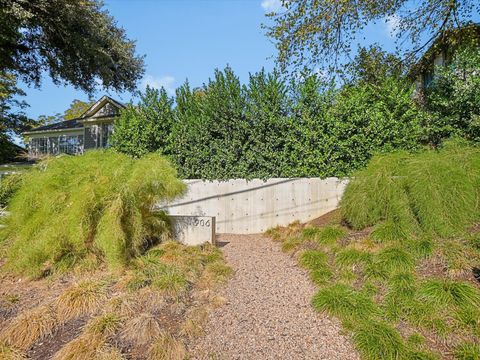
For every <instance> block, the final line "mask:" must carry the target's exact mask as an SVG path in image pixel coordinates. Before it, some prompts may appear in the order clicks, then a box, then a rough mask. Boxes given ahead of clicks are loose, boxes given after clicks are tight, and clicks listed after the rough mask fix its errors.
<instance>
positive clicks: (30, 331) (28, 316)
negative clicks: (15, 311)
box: [0, 306, 58, 350]
mask: <svg viewBox="0 0 480 360" xmlns="http://www.w3.org/2000/svg"><path fill="white" fill-rule="evenodd" d="M57 325H58V320H57V318H56V317H55V314H54V312H53V309H52V308H51V307H50V306H41V307H38V308H35V309H32V310H29V311H25V312H24V313H23V314H21V315H20V316H18V317H16V318H15V319H13V320H12V322H11V323H10V324H8V325H7V327H6V328H5V329H3V330H2V332H1V333H0V341H2V342H4V343H5V344H7V345H10V346H14V347H16V348H18V349H22V350H27V349H28V348H29V347H30V346H32V344H33V343H35V342H36V341H37V340H39V339H42V338H44V337H45V336H48V335H51V334H52V333H53V331H54V329H55V327H56V326H57Z"/></svg>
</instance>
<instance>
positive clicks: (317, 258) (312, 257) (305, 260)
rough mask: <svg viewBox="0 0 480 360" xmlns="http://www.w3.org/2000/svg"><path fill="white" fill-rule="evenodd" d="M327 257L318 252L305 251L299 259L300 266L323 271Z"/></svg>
mask: <svg viewBox="0 0 480 360" xmlns="http://www.w3.org/2000/svg"><path fill="white" fill-rule="evenodd" d="M327 260H328V257H327V255H326V254H325V253H324V252H322V251H320V250H305V251H304V252H302V254H301V255H300V257H299V261H300V265H302V266H303V267H305V268H307V269H310V270H317V269H323V268H325V267H326V266H327V265H326V263H327Z"/></svg>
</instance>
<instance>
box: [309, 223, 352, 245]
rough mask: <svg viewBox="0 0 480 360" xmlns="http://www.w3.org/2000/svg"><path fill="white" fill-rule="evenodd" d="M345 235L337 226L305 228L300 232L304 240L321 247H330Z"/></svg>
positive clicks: (344, 231) (343, 230)
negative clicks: (312, 241) (313, 242)
mask: <svg viewBox="0 0 480 360" xmlns="http://www.w3.org/2000/svg"><path fill="white" fill-rule="evenodd" d="M346 234H347V232H346V230H345V229H342V228H341V227H339V226H326V227H321V228H320V227H306V228H304V229H303V230H302V237H303V238H304V239H307V240H314V241H316V242H318V243H319V244H323V245H332V244H334V243H336V242H337V241H338V240H340V239H341V238H343V237H344V236H345V235H346Z"/></svg>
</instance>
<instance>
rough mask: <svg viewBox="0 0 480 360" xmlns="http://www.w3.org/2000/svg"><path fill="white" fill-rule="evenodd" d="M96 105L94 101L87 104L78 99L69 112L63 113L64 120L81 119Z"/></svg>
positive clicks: (73, 102)
mask: <svg viewBox="0 0 480 360" xmlns="http://www.w3.org/2000/svg"><path fill="white" fill-rule="evenodd" d="M94 103H95V102H94V101H89V102H85V101H82V100H78V99H75V100H73V101H72V103H71V104H70V107H69V108H68V109H67V110H65V112H64V113H63V119H64V120H72V119H76V118H79V117H80V116H82V115H83V113H84V112H85V111H87V110H88V109H89V108H90V107H91V106H92V105H93V104H94Z"/></svg>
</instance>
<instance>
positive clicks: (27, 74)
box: [0, 0, 144, 92]
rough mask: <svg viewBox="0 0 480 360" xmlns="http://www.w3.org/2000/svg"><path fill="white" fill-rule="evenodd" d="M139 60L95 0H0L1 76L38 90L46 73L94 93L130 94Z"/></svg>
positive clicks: (140, 65) (140, 64)
mask: <svg viewBox="0 0 480 360" xmlns="http://www.w3.org/2000/svg"><path fill="white" fill-rule="evenodd" d="M143 67H144V64H143V58H142V57H139V56H137V55H135V44H134V42H133V41H131V40H129V39H127V37H126V35H125V30H123V29H122V28H120V27H119V26H118V25H117V24H116V22H115V20H114V19H113V18H112V17H111V16H110V14H109V13H108V12H107V11H106V10H104V9H102V3H101V1H99V0H84V1H77V0H33V1H23V0H0V71H4V72H5V71H9V72H11V73H13V74H16V75H18V76H20V77H21V78H22V79H23V80H24V81H26V82H27V83H32V84H35V85H37V86H38V85H40V82H41V77H42V74H43V73H44V72H47V73H48V74H49V75H50V77H51V78H52V79H53V81H54V83H56V84H59V83H62V82H67V83H70V84H72V85H73V86H75V87H76V88H79V89H82V90H84V91H87V92H92V91H93V90H94V89H95V87H96V84H97V83H96V81H98V80H100V81H101V83H102V85H103V86H104V87H105V88H108V89H115V90H119V91H122V90H129V91H130V90H133V89H135V87H136V82H137V80H138V79H140V78H141V76H142V74H143Z"/></svg>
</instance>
